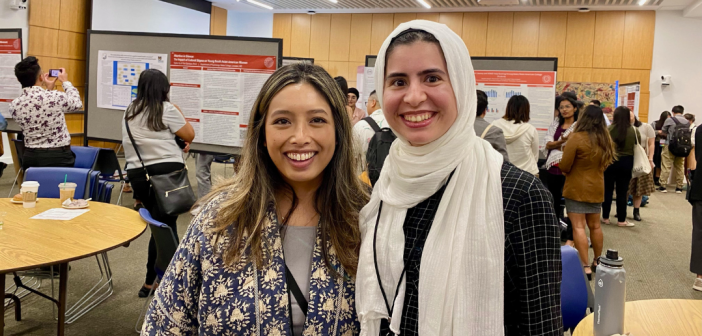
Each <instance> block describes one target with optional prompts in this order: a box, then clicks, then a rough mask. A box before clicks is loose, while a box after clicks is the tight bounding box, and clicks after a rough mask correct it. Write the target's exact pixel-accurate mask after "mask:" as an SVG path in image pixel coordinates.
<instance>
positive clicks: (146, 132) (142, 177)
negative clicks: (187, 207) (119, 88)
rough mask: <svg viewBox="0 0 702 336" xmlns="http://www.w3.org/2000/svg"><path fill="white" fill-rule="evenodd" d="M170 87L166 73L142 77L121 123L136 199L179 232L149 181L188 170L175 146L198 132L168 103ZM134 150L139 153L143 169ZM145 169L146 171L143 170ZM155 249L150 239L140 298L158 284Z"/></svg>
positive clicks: (173, 217) (147, 74)
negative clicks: (163, 175) (158, 200)
mask: <svg viewBox="0 0 702 336" xmlns="http://www.w3.org/2000/svg"><path fill="white" fill-rule="evenodd" d="M170 88H171V85H170V83H169V82H168V77H166V75H165V74H163V72H161V71H159V70H156V69H149V70H146V71H144V72H142V73H141V75H140V76H139V83H138V86H137V97H136V99H135V100H134V101H133V102H132V103H131V104H130V105H129V107H127V110H126V111H125V112H124V121H123V122H122V144H123V146H124V155H125V158H126V160H127V177H129V181H130V182H131V184H132V189H133V190H134V199H137V200H139V201H141V203H142V204H143V206H144V208H146V210H149V212H150V213H151V215H152V216H153V217H154V219H156V220H158V221H160V222H162V223H165V224H167V225H168V226H170V227H171V228H172V229H173V232H177V227H176V221H177V220H178V216H170V215H167V214H165V213H164V212H162V211H161V209H160V208H159V206H158V204H157V203H156V193H155V192H154V191H153V189H152V188H151V183H150V182H149V181H148V180H147V178H146V173H147V172H148V174H149V175H161V174H168V173H172V172H174V171H178V170H181V169H183V168H184V167H185V160H184V159H183V151H182V149H181V148H180V147H179V146H178V144H177V143H176V140H175V138H176V136H177V137H180V138H181V139H183V140H184V141H185V142H187V143H189V142H192V141H193V139H194V138H195V130H194V129H193V127H192V126H191V125H190V123H189V122H188V121H187V120H185V117H184V116H183V112H181V111H180V109H179V108H178V107H177V106H175V105H173V104H171V103H170V101H169V99H168V93H169V92H170ZM125 122H126V123H129V130H130V131H131V132H132V136H133V137H134V141H135V142H136V143H132V141H131V139H130V138H129V134H128V133H127V128H126V126H125ZM134 146H137V148H138V149H139V154H141V159H142V160H143V162H144V167H142V164H141V162H140V161H139V157H138V156H137V154H136V151H135V149H134ZM144 168H145V169H144ZM155 262H156V245H155V244H154V238H153V237H151V238H150V239H149V252H148V259H147V262H146V279H145V281H144V285H143V286H142V287H141V289H140V290H139V297H146V296H147V295H148V294H149V291H150V290H151V288H152V285H153V284H154V281H155V280H156V271H155V270H154V263H155Z"/></svg>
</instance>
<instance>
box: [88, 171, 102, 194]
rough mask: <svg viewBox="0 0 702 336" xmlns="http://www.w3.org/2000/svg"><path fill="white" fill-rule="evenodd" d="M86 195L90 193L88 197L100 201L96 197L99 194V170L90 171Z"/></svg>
mask: <svg viewBox="0 0 702 336" xmlns="http://www.w3.org/2000/svg"><path fill="white" fill-rule="evenodd" d="M88 185H89V187H88V195H90V198H92V199H93V200H94V201H100V200H99V199H98V198H99V196H100V172H99V171H95V170H93V171H91V172H90V181H89V183H88Z"/></svg>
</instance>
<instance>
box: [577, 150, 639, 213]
mask: <svg viewBox="0 0 702 336" xmlns="http://www.w3.org/2000/svg"><path fill="white" fill-rule="evenodd" d="M632 168H634V156H633V155H632V156H622V157H620V158H619V159H618V160H617V161H615V162H614V163H612V165H610V166H609V167H607V170H605V173H604V178H605V195H604V196H605V197H604V203H602V218H604V219H609V212H610V210H612V198H613V197H612V196H613V194H614V188H615V187H616V188H617V189H616V190H617V221H618V222H625V221H626V201H627V200H628V198H629V182H630V181H631V169H632ZM583 192H585V191H583Z"/></svg>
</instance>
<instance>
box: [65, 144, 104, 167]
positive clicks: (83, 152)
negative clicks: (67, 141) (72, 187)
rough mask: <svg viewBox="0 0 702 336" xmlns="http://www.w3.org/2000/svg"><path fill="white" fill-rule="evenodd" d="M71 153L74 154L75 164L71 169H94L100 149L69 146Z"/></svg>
mask: <svg viewBox="0 0 702 336" xmlns="http://www.w3.org/2000/svg"><path fill="white" fill-rule="evenodd" d="M71 151H73V153H74V154H76V163H75V164H74V165H73V167H75V168H87V169H95V164H96V163H97V157H98V153H99V152H100V148H97V147H82V146H71Z"/></svg>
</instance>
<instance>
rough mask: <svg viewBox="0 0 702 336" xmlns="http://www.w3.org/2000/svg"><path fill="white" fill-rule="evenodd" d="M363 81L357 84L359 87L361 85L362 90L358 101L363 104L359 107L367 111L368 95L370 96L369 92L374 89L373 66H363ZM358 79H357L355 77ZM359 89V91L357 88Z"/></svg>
mask: <svg viewBox="0 0 702 336" xmlns="http://www.w3.org/2000/svg"><path fill="white" fill-rule="evenodd" d="M359 68H360V67H359ZM362 77H363V83H362V84H358V83H357V84H358V85H359V87H363V91H362V93H361V97H362V99H359V103H360V104H363V107H361V108H362V109H363V110H364V111H366V112H368V110H367V105H368V96H370V94H371V92H373V90H375V67H363V76H362ZM357 81H358V79H357ZM359 91H361V90H360V89H359Z"/></svg>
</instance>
